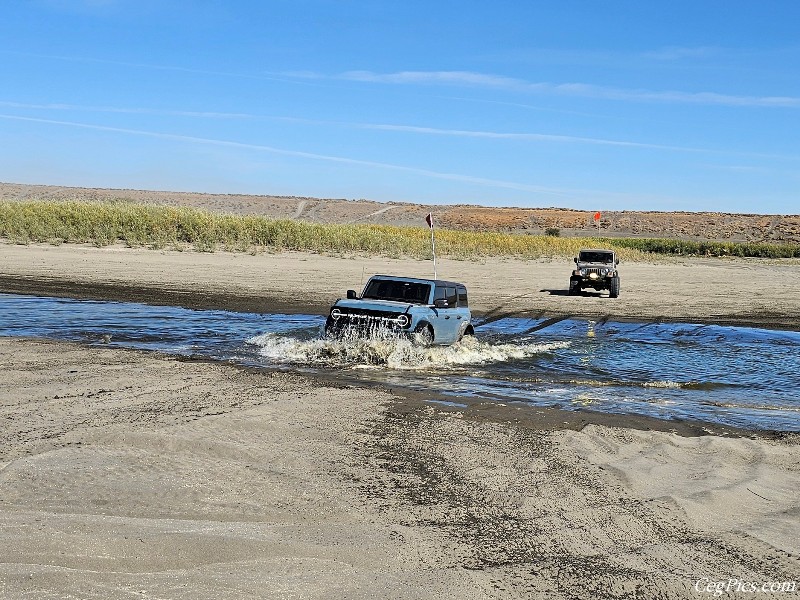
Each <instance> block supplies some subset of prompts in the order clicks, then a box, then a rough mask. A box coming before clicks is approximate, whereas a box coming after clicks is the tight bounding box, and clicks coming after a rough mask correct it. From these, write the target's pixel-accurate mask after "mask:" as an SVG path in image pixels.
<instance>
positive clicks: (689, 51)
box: [643, 46, 721, 61]
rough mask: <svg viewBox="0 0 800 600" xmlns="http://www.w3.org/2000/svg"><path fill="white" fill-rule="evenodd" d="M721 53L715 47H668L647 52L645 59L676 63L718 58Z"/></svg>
mask: <svg viewBox="0 0 800 600" xmlns="http://www.w3.org/2000/svg"><path fill="white" fill-rule="evenodd" d="M720 53H721V50H720V49H719V48H715V47H713V46H696V47H687V46H667V47H665V48H661V49H659V50H653V51H651V52H645V53H644V55H643V56H644V57H645V58H652V59H654V60H663V61H674V60H686V59H697V58H708V57H712V56H718V55H719V54H720Z"/></svg>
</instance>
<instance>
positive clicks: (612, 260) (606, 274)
mask: <svg viewBox="0 0 800 600" xmlns="http://www.w3.org/2000/svg"><path fill="white" fill-rule="evenodd" d="M618 264H619V259H618V258H617V256H616V254H615V253H614V251H613V250H595V249H587V250H581V251H580V253H578V256H576V257H575V270H574V271H572V277H570V278H569V294H570V295H571V296H572V295H574V294H578V293H580V291H581V290H583V289H584V288H592V289H594V290H597V291H598V292H599V291H600V290H608V295H609V297H610V298H616V297H617V296H619V272H618V271H617V265H618Z"/></svg>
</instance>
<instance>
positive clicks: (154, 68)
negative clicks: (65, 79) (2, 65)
mask: <svg viewBox="0 0 800 600" xmlns="http://www.w3.org/2000/svg"><path fill="white" fill-rule="evenodd" d="M1 52H2V53H3V54H11V55H14V56H27V57H30V58H43V59H46V60H59V61H66V62H77V63H87V64H99V65H111V66H117V67H131V68H136V69H149V70H152V71H173V72H178V73H187V74H192V75H213V76H215V77H235V78H240V79H256V80H264V81H280V82H283V83H305V84H306V85H313V84H312V83H310V82H302V81H300V80H301V79H302V77H299V75H298V74H295V75H294V76H292V75H289V74H284V75H283V76H279V75H264V74H260V73H241V72H231V71H210V70H206V69H192V68H188V67H179V66H175V65H157V64H152V63H137V62H126V61H119V60H109V59H104V58H87V57H81V56H61V55H54V54H35V53H31V52H15V51H8V50H4V51H1ZM307 78H309V77H307Z"/></svg>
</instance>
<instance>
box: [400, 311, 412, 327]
mask: <svg viewBox="0 0 800 600" xmlns="http://www.w3.org/2000/svg"><path fill="white" fill-rule="evenodd" d="M410 322H411V320H410V319H409V318H408V315H406V314H402V315H398V316H397V324H398V325H399V326H400V327H408V324H409V323H410Z"/></svg>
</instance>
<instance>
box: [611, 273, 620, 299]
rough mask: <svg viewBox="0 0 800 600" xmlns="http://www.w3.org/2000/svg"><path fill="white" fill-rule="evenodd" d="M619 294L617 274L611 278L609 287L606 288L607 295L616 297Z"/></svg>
mask: <svg viewBox="0 0 800 600" xmlns="http://www.w3.org/2000/svg"><path fill="white" fill-rule="evenodd" d="M618 296H619V276H617V277H614V278H612V279H611V287H609V288H608V297H609V298H616V297H618Z"/></svg>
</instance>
